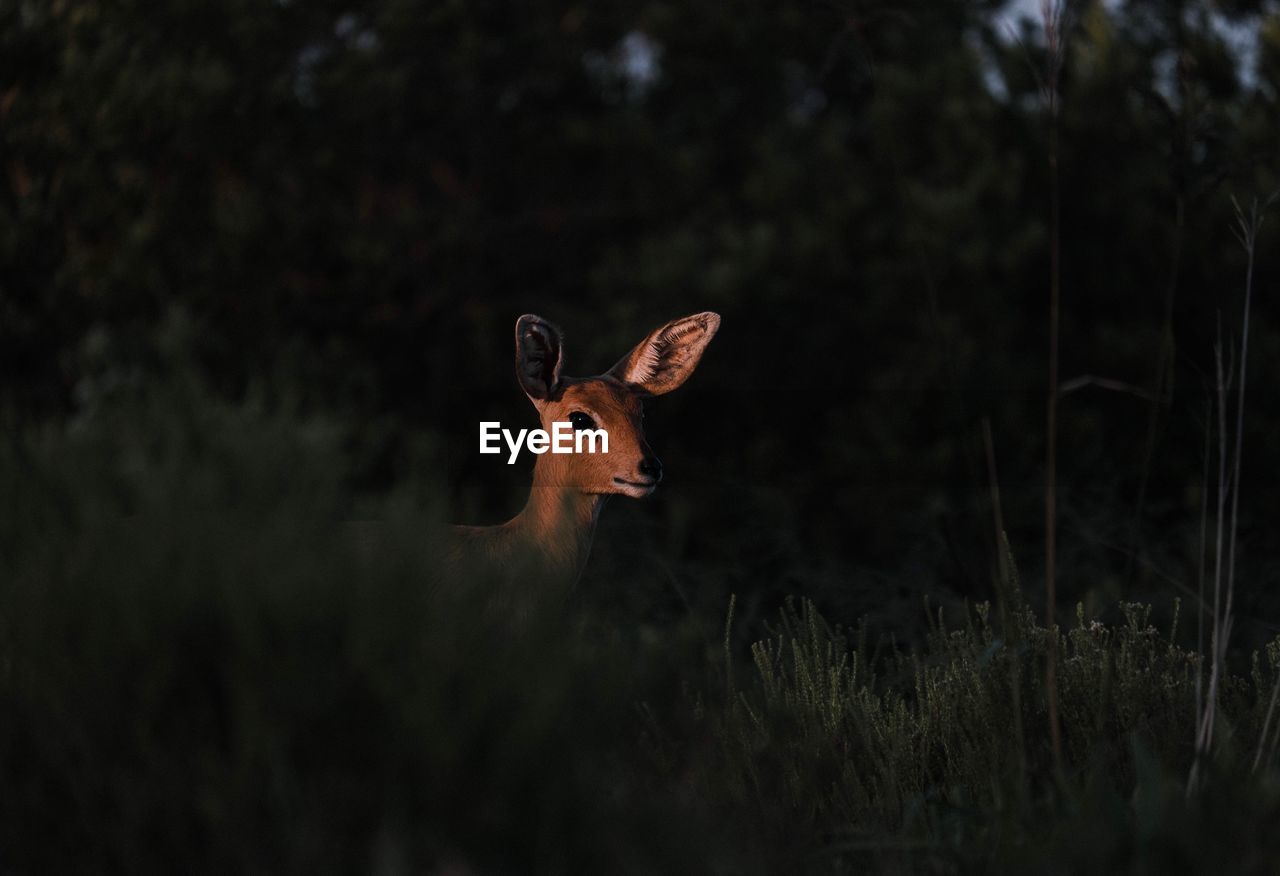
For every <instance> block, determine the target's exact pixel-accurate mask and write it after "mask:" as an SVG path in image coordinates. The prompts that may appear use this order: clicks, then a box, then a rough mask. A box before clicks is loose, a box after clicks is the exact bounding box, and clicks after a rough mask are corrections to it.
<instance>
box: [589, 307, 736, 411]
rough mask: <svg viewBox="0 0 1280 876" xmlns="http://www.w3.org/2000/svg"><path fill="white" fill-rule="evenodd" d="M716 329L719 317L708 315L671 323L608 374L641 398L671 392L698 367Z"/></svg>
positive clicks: (623, 359)
mask: <svg viewBox="0 0 1280 876" xmlns="http://www.w3.org/2000/svg"><path fill="white" fill-rule="evenodd" d="M718 328H720V314H718V313H711V312H710V311H707V312H706V313H695V314H694V315H693V316H686V317H683V318H681V319H673V320H672V321H671V322H669V323H667V324H666V325H664V326H663V327H662V328H660V329H656V330H654V332H653V333H652V334H650V335H649V337H647V338H645V339H644V340H643V341H641V342H640V343H639V344H638V345H637V346H636V348H635V349H634V350H632V351H631V352H630V353H628V354H627V355H625V356H623V357H622V359H621V361H619V362H618V364H616V365H614V366H613V367H612V368H610V369H609V371H608V374H609V376H610V377H616V378H617V379H618V380H621V381H622V382H623V383H625V384H627V385H629V386H631V387H632V388H633V389H635V390H637V391H639V392H641V393H644V394H645V395H662V394H663V393H667V392H671V390H673V389H676V388H677V387H679V386H680V384H682V383H684V382H685V381H686V380H688V379H689V375H690V374H692V373H693V369H694V368H697V367H698V360H699V359H701V358H702V351H703V350H705V349H706V348H707V344H709V343H711V339H712V338H713V337H714V336H715V333H716V329H718Z"/></svg>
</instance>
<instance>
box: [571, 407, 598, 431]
mask: <svg viewBox="0 0 1280 876" xmlns="http://www.w3.org/2000/svg"><path fill="white" fill-rule="evenodd" d="M569 422H570V423H571V424H573V428H574V429H594V428H595V427H596V421H595V420H593V419H591V417H589V416H588V415H587V414H584V413H583V412H582V411H574V412H573V413H572V414H570V415H569Z"/></svg>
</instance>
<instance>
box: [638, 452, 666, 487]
mask: <svg viewBox="0 0 1280 876" xmlns="http://www.w3.org/2000/svg"><path fill="white" fill-rule="evenodd" d="M640 474H642V475H644V476H645V477H650V478H653V482H654V483H655V484H656V483H657V482H658V481H660V480H662V460H660V459H658V457H656V456H646V457H645V458H644V459H642V460H640Z"/></svg>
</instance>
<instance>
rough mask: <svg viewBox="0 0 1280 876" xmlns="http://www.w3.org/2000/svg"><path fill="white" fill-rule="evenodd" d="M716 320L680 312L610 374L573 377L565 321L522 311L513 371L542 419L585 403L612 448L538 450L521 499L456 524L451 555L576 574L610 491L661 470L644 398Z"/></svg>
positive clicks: (557, 578)
mask: <svg viewBox="0 0 1280 876" xmlns="http://www.w3.org/2000/svg"><path fill="white" fill-rule="evenodd" d="M719 325H720V317H719V316H718V315H716V314H714V313H700V314H696V315H694V316H689V317H685V318H683V319H678V320H673V321H672V322H670V323H667V324H666V325H664V326H662V327H660V328H658V329H656V330H655V331H654V332H652V333H651V334H650V335H649V336H648V337H647V338H645V339H644V340H643V341H641V342H640V344H638V345H637V346H636V348H635V349H634V350H632V351H631V352H630V353H628V354H627V355H626V356H624V357H623V358H622V360H621V361H619V362H618V364H617V365H615V366H614V367H613V368H612V369H610V370H609V371H608V372H606V373H605V374H602V375H600V376H598V377H588V378H573V377H562V376H561V374H560V366H561V362H562V350H563V342H562V339H561V336H560V332H559V330H558V329H556V328H555V327H554V326H552V325H551V324H550V323H548V322H546V321H545V320H543V319H541V318H540V317H536V316H532V315H529V314H526V315H525V316H522V317H520V319H519V320H517V321H516V376H517V380H518V381H519V383H520V384H521V386H522V388H523V389H524V390H525V393H526V394H527V395H528V396H529V400H530V401H531V402H533V405H534V407H535V408H536V409H537V411H538V418H539V421H540V428H542V429H543V430H545V431H547V432H551V431H552V430H553V427H554V424H555V423H557V422H565V421H568V420H569V416H570V414H572V413H574V412H575V411H581V412H583V413H585V414H587V415H589V416H590V417H591V418H592V419H593V420H594V421H595V423H596V428H601V429H604V430H605V431H607V432H608V434H609V452H608V453H599V452H597V453H581V454H578V453H572V454H554V453H544V454H541V455H540V456H538V457H537V462H536V463H535V464H534V469H533V488H532V489H531V490H530V492H529V500H528V502H527V503H526V505H525V507H524V509H523V510H522V511H521V512H520V513H519V514H517V515H516V516H515V517H513V518H512V519H510V520H508V521H507V522H506V523H503V524H501V525H498V526H455V527H452V528H451V529H452V544H451V549H450V559H451V560H452V562H453V563H455V564H459V565H466V566H467V567H468V568H469V569H471V570H473V571H477V570H478V571H481V572H483V573H485V574H488V575H496V576H497V577H499V578H501V579H504V580H508V581H519V580H524V579H527V578H540V579H544V580H546V581H550V582H553V583H556V584H560V585H564V586H571V585H572V584H574V583H575V582H576V581H577V579H578V577H579V575H580V574H581V572H582V567H583V566H584V565H585V564H586V561H587V556H588V555H589V554H590V551H591V541H592V537H593V535H594V533H595V525H596V521H597V520H598V519H599V517H600V511H601V509H602V508H603V507H604V502H605V500H606V499H607V498H608V497H609V496H611V495H625V496H632V497H635V498H640V497H643V496H647V495H649V494H650V493H652V492H653V490H654V489H655V488H656V487H657V485H658V481H659V480H661V472H660V464H658V463H657V460H656V457H654V456H653V453H652V451H651V450H650V449H649V445H648V443H647V442H646V441H645V438H644V424H643V416H644V415H643V411H642V410H641V399H643V398H645V397H648V396H653V395H661V394H663V393H666V392H670V391H671V390H673V389H675V388H676V387H678V386H680V385H681V384H682V383H683V382H684V381H685V380H686V379H687V378H688V376H689V375H690V374H691V373H693V370H694V368H696V367H697V364H698V361H699V360H700V358H701V356H702V352H703V350H705V349H706V346H707V344H708V343H709V342H710V340H711V338H712V336H714V335H715V332H716V330H717V329H718V328H719ZM655 465H657V466H658V468H657V472H658V473H657V475H656V476H654V474H653V472H654V470H655Z"/></svg>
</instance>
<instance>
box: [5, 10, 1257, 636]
mask: <svg viewBox="0 0 1280 876" xmlns="http://www.w3.org/2000/svg"><path fill="white" fill-rule="evenodd" d="M1071 11H1072V16H1071V19H1070V28H1069V32H1068V34H1067V44H1068V49H1067V53H1066V59H1065V64H1064V68H1063V73H1062V83H1061V106H1062V109H1061V117H1060V126H1061V130H1060V152H1061V155H1060V168H1061V188H1062V224H1061V238H1062V254H1063V255H1062V274H1061V276H1062V325H1061V344H1062V347H1061V376H1062V379H1063V380H1064V381H1069V380H1072V379H1074V378H1077V377H1080V376H1084V375H1092V376H1095V377H1099V378H1104V379H1106V380H1109V381H1115V382H1118V383H1121V384H1125V385H1127V386H1128V387H1129V388H1131V389H1133V390H1135V391H1134V392H1130V391H1119V390H1115V389H1108V388H1104V387H1101V386H1099V385H1098V384H1096V383H1095V384H1090V385H1087V386H1085V387H1083V388H1080V389H1078V390H1076V391H1074V392H1071V393H1069V394H1067V395H1065V396H1063V398H1062V400H1061V405H1060V418H1061V423H1060V445H1059V458H1058V464H1059V478H1060V484H1061V488H1060V490H1061V496H1060V499H1061V501H1060V553H1059V569H1060V580H1059V586H1058V594H1059V597H1060V599H1061V602H1062V606H1063V608H1064V609H1066V608H1067V607H1068V606H1070V605H1072V604H1073V603H1074V602H1076V601H1077V600H1084V601H1086V602H1087V603H1088V605H1089V609H1090V611H1106V610H1108V609H1109V607H1110V606H1112V605H1114V603H1115V602H1116V601H1117V600H1118V599H1120V598H1143V599H1148V600H1155V601H1156V602H1157V603H1160V604H1162V605H1164V606H1166V607H1167V606H1168V604H1169V602H1170V601H1171V598H1172V597H1173V596H1176V595H1181V596H1183V597H1184V598H1186V597H1187V595H1188V594H1189V593H1190V592H1191V591H1194V589H1195V586H1196V580H1197V569H1198V563H1199V559H1198V558H1199V552H1198V551H1199V548H1198V538H1199V531H1200V523H1201V515H1200V504H1201V502H1200V499H1201V490H1202V466H1203V448H1204V441H1205V427H1206V420H1207V407H1206V406H1207V404H1208V401H1209V391H1210V388H1211V384H1212V375H1213V345H1214V343H1215V340H1216V338H1217V336H1218V335H1217V331H1218V329H1217V326H1218V320H1219V318H1220V319H1221V325H1222V337H1223V338H1224V339H1225V341H1224V342H1225V343H1226V344H1227V345H1228V346H1230V345H1232V344H1235V345H1237V346H1238V343H1239V336H1240V316H1241V308H1242V302H1243V296H1242V290H1243V288H1244V273H1245V253H1244V251H1243V250H1242V248H1241V247H1240V245H1239V244H1238V242H1237V241H1236V240H1235V239H1234V238H1233V236H1232V223H1233V215H1232V206H1231V200H1230V197H1231V196H1232V195H1235V196H1236V197H1238V198H1239V199H1240V200H1241V202H1242V203H1244V204H1245V205H1246V206H1247V203H1248V201H1249V199H1251V198H1252V197H1254V196H1255V195H1257V196H1265V195H1266V193H1267V192H1269V191H1271V190H1272V189H1274V188H1275V187H1276V186H1277V183H1278V182H1280V180H1278V179H1277V165H1276V160H1277V139H1276V134H1277V131H1280V105H1278V104H1277V79H1278V74H1280V17H1278V16H1280V9H1278V8H1277V6H1276V4H1275V3H1267V2H1249V0H1238V2H1227V3H1198V2H1185V3H1184V2H1167V3H1151V2H1126V3H1120V4H1116V5H1104V4H1099V3H1079V4H1073V5H1072V9H1071ZM1001 13H1002V9H1001V6H1000V4H997V3H993V2H975V0H966V2H957V0H929V2H906V3H903V2H893V3H884V4H879V3H854V2H797V0H788V2H760V3H749V4H744V3H728V4H714V3H712V4H706V3H684V4H679V3H665V2H650V3H638V4H637V3H615V2H597V3H591V4H574V3H557V2H534V3H520V4H503V3H488V2H436V3H418V2H412V3H411V2H394V0H388V2H382V3H347V2H343V3H334V2H310V3H303V2H296V0H295V2H284V0H281V2H259V0H253V2H250V0H242V2H225V3H204V2H183V0H146V2H116V3H106V2H102V3H99V2H48V3H18V2H8V3H5V4H3V6H0V171H2V172H0V406H2V407H3V411H4V413H5V417H6V418H7V419H8V420H9V421H10V422H32V423H34V422H40V421H43V420H46V419H50V418H52V419H55V420H60V421H64V422H65V421H74V419H75V418H76V417H82V416H85V415H86V413H87V412H91V411H92V410H93V409H94V406H95V405H96V404H98V402H99V401H100V400H101V399H102V398H104V397H106V396H108V395H110V394H111V393H112V392H113V391H115V389H117V388H119V387H120V386H130V385H136V384H138V383H145V382H147V381H149V380H152V379H156V378H163V375H164V372H165V371H166V369H168V368H170V367H172V364H171V363H172V359H171V358H170V357H168V356H167V355H161V354H160V353H159V352H158V351H159V350H162V349H165V344H166V343H169V342H168V341H166V338H168V337H170V336H171V335H172V333H173V331H174V329H173V325H174V323H175V320H177V319H178V317H177V316H175V314H179V315H180V317H181V319H180V321H181V322H182V324H183V325H185V326H186V327H187V328H186V329H185V330H184V332H183V333H182V334H181V339H180V341H178V342H177V343H178V346H179V347H180V348H181V355H182V356H183V358H184V359H185V360H187V361H189V362H190V363H193V364H194V366H195V368H196V369H197V371H198V373H199V374H201V375H202V376H203V379H204V380H206V381H207V382H208V384H209V385H210V386H211V387H212V388H213V392H214V393H215V394H217V395H221V396H224V397H227V398H229V399H233V400H234V399H239V398H243V397H244V396H245V395H246V394H251V393H260V394H265V395H266V396H267V397H268V398H272V399H277V400H288V402H289V403H290V404H296V405H298V406H299V407H300V408H301V409H302V410H304V411H314V412H323V413H324V414H326V415H329V416H332V417H334V418H336V419H337V420H338V421H340V422H341V423H342V424H343V427H344V429H345V430H346V433H345V434H346V437H345V439H344V440H345V446H346V448H347V449H348V451H349V456H350V460H351V474H350V479H351V482H352V483H353V484H354V485H355V486H356V487H357V488H358V489H359V490H362V491H371V492H376V491H379V490H383V489H386V488H388V487H390V486H393V485H395V484H396V483H397V482H399V481H401V480H402V479H403V478H404V477H406V473H407V472H408V471H409V469H410V468H411V464H412V460H413V459H415V458H416V457H415V455H414V452H413V448H414V447H418V446H421V445H422V444H423V442H424V441H425V442H427V445H428V446H429V447H431V448H432V451H431V452H432V455H431V459H432V460H433V465H434V470H435V472H436V474H437V475H438V476H440V478H441V482H442V483H447V485H448V487H447V492H446V493H442V494H441V495H442V497H443V499H444V505H445V507H447V508H448V509H449V516H450V517H451V519H453V520H454V521H457V522H470V523H493V522H498V521H500V520H503V519H506V518H507V517H509V516H510V515H511V514H513V513H515V511H516V510H518V508H519V507H520V505H521V504H522V503H523V500H524V497H525V494H526V488H527V483H528V470H529V467H530V466H531V460H530V459H529V457H528V455H525V456H524V458H523V459H522V460H521V462H520V463H519V464H518V465H516V466H514V467H508V466H507V465H506V464H505V460H504V459H502V458H498V457H482V456H480V455H479V454H478V453H477V437H476V436H477V424H478V422H479V421H480V420H481V419H498V420H501V421H502V422H503V423H504V425H505V424H511V425H513V426H517V427H518V426H526V425H532V424H533V413H532V411H531V409H530V408H528V407H527V402H526V400H525V399H524V398H523V397H522V395H521V393H520V391H519V389H518V387H517V386H516V383H515V380H514V375H513V372H512V338H511V334H512V326H513V324H514V321H515V318H516V317H517V316H518V315H519V314H521V313H525V312H535V313H539V314H541V315H542V316H544V317H546V318H548V319H550V320H552V321H554V322H556V323H557V324H559V325H560V326H561V327H562V328H563V330H564V332H565V334H566V337H567V360H568V361H567V364H566V372H567V373H570V374H574V375H586V374H592V373H598V372H599V371H601V370H603V369H605V368H607V367H608V366H609V365H610V364H612V363H613V362H614V361H615V360H616V359H617V358H618V357H619V356H621V355H622V353H624V352H625V351H626V350H627V349H629V348H630V347H631V345H633V344H634V343H635V342H637V341H638V340H639V339H640V338H641V337H642V336H643V335H644V334H645V333H646V332H648V331H649V330H650V329H652V328H653V327H655V326H656V325H658V324H661V323H662V322H664V321H666V320H668V319H670V318H673V317H675V316H680V315H684V314H687V313H692V312H696V311H699V310H704V309H710V310H716V311H718V312H720V313H721V314H722V315H723V318H724V322H723V326H722V329H721V331H720V334H719V335H718V336H717V337H716V339H715V340H714V342H713V343H712V345H711V347H710V349H709V351H708V353H707V355H706V357H705V359H704V361H703V364H702V366H701V367H700V369H699V370H698V372H697V374H696V375H695V376H694V377H693V379H692V380H691V381H690V382H689V383H688V384H686V386H685V387H684V388H682V389H681V390H680V391H679V392H677V393H675V394H673V395H671V396H668V397H664V398H662V399H659V400H657V401H655V402H654V403H652V404H651V405H649V412H648V413H649V416H648V419H647V431H648V437H649V440H650V442H651V443H652V445H653V446H654V448H655V450H656V452H657V453H658V454H659V455H660V456H661V457H662V459H663V461H664V463H665V464H666V469H667V480H666V482H665V483H664V484H663V487H662V489H661V490H660V491H659V492H658V493H657V495H656V496H655V497H654V498H653V499H652V500H650V501H648V502H644V503H634V502H630V501H627V500H614V501H613V502H612V504H611V507H610V508H609V509H608V511H607V512H606V514H605V517H604V520H603V523H602V527H601V531H600V533H599V535H598V539H597V547H596V551H595V554H594V555H593V558H592V563H591V566H590V567H589V568H588V571H587V574H586V577H585V579H584V584H583V587H584V588H585V590H586V591H587V592H594V593H597V594H604V595H605V596H606V598H607V599H609V600H617V601H618V602H619V604H625V609H624V610H625V611H629V612H635V613H639V614H642V615H647V616H651V617H655V618H661V617H663V616H666V615H670V614H672V613H677V614H678V613H681V612H688V611H692V612H694V613H695V614H699V615H702V616H704V617H706V618H710V619H714V618H716V617H722V616H723V611H724V606H725V604H726V600H727V596H728V594H729V593H730V592H737V593H738V594H740V598H741V599H742V602H741V606H742V608H741V611H743V612H744V613H746V614H747V615H751V614H753V613H767V612H772V611H773V609H774V607H775V606H776V604H777V602H778V600H779V599H780V597H781V595H782V594H783V593H806V594H808V595H811V596H814V597H815V598H817V599H818V600H819V602H820V604H822V605H824V606H826V607H827V608H829V609H831V610H834V611H837V612H838V613H839V614H840V616H844V617H853V616H856V615H860V614H868V613H869V614H871V615H872V616H877V617H882V618H887V617H890V616H892V617H893V618H895V619H896V620H897V621H899V622H906V621H905V620H904V619H908V618H915V617H917V616H918V614H919V611H920V604H921V597H922V596H924V595H929V596H931V597H932V598H934V599H935V600H941V601H944V602H947V601H958V600H959V599H962V598H968V599H971V600H973V599H986V598H990V597H991V595H992V580H993V574H992V570H993V567H994V566H993V564H994V559H993V558H994V556H995V553H994V546H995V539H994V534H993V524H992V514H991V506H990V500H989V497H990V490H989V481H988V474H987V464H986V459H985V452H984V444H983V439H982V423H983V421H984V419H985V420H989V422H990V427H991V434H992V436H993V446H994V450H995V457H996V462H997V467H998V471H999V480H1000V491H1001V498H1002V504H1003V514H1004V520H1005V526H1006V529H1007V531H1008V534H1009V538H1010V542H1011V546H1012V551H1013V554H1014V556H1015V559H1016V560H1017V562H1018V564H1019V567H1020V570H1021V573H1022V576H1023V581H1024V584H1025V585H1026V589H1027V591H1028V593H1030V594H1031V598H1032V599H1033V600H1034V599H1036V598H1040V597H1039V593H1040V591H1041V583H1040V582H1041V581H1042V576H1043V572H1042V569H1043V555H1044V554H1043V507H1042V501H1043V498H1042V497H1043V492H1042V489H1043V472H1044V442H1045V426H1044V411H1045V404H1046V397H1045V384H1046V369H1047V359H1048V354H1047V349H1048V328H1047V301H1048V281H1049V267H1048V264H1049V263H1048V249H1049V239H1048V217H1049V212H1050V211H1049V200H1048V199H1049V182H1050V177H1049V172H1048V132H1049V119H1048V116H1047V114H1046V112H1045V100H1044V96H1043V93H1042V91H1041V88H1040V81H1039V80H1040V79H1041V78H1042V77H1043V70H1044V65H1045V59H1044V50H1043V39H1042V36H1041V34H1040V32H1039V30H1038V27H1039V25H1038V24H1037V23H1034V22H1031V21H1029V20H1024V21H1022V23H1021V24H1020V25H1013V24H1011V23H1010V22H1011V21H1013V20H1014V19H1013V18H1011V17H1009V16H1007V15H1003V14H1001ZM1232 33H1234V34H1236V35H1237V36H1240V35H1243V36H1244V37H1246V38H1249V39H1253V40H1256V45H1257V51H1256V56H1254V57H1250V56H1249V55H1248V54H1247V53H1243V52H1242V51H1241V49H1240V46H1239V44H1237V43H1236V42H1233V40H1232V39H1230V38H1228V36H1229V35H1230V34H1232ZM1277 229H1280V219H1273V220H1272V221H1271V222H1270V223H1269V224H1267V225H1264V227H1263V231H1262V234H1261V237H1260V238H1259V241H1258V247H1257V264H1256V267H1255V298H1254V307H1255V309H1254V323H1253V326H1252V333H1251V337H1250V342H1249V343H1250V358H1249V369H1250V370H1249V395H1248V397H1247V400H1246V418H1245V423H1246V432H1245V436H1244V439H1245V440H1244V448H1245V452H1244V460H1243V471H1244V489H1243V491H1242V501H1241V549H1240V559H1239V564H1240V574H1239V578H1240V581H1239V584H1238V594H1237V611H1238V614H1239V615H1240V620H1239V621H1238V626H1237V630H1238V631H1239V632H1238V635H1239V637H1240V639H1239V641H1240V642H1241V643H1242V644H1247V643H1250V642H1254V641H1257V640H1258V639H1259V638H1260V637H1261V636H1263V635H1265V634H1266V633H1267V632H1268V630H1272V631H1274V628H1275V627H1274V623H1275V620H1276V618H1277V617H1280V611H1278V610H1277V609H1280V606H1278V605H1277V603H1276V596H1275V595H1274V594H1275V592H1276V588H1275V586H1274V583H1275V580H1276V576H1277V560H1280V555H1278V554H1277V552H1276V550H1275V544H1274V540H1273V537H1272V535H1273V527H1272V525H1271V524H1270V522H1269V521H1272V520H1274V519H1276V517H1277V515H1280V503H1278V498H1280V492H1277V489H1276V487H1277V478H1276V472H1277V471H1280V456H1278V448H1280V442H1278V441H1277V440H1276V437H1277V430H1278V429H1280V403H1278V402H1277V395H1276V393H1275V392H1274V389H1273V388H1274V386H1275V384H1276V381H1277V378H1280V326H1278V325H1277V317H1278V316H1280V311H1277V300H1278V299H1277V295H1276V276H1277V269H1278V268H1280V265H1278V264H1277V259H1276V255H1275V254H1276V252H1278V251H1280V247H1277V245H1276V241H1277V236H1276V235H1277ZM167 333H168V334H167ZM1142 394H1146V397H1145V398H1144V397H1143V395H1142ZM1153 398H1154V399H1155V401H1154V402H1152V401H1151V399H1153ZM140 440H141V438H140ZM1215 440H1216V438H1215ZM628 581H640V582H643V585H637V586H636V587H631V586H630V585H629V584H628V583H627V582H628ZM1179 588H1182V589H1179ZM710 622H712V621H709V623H710Z"/></svg>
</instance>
